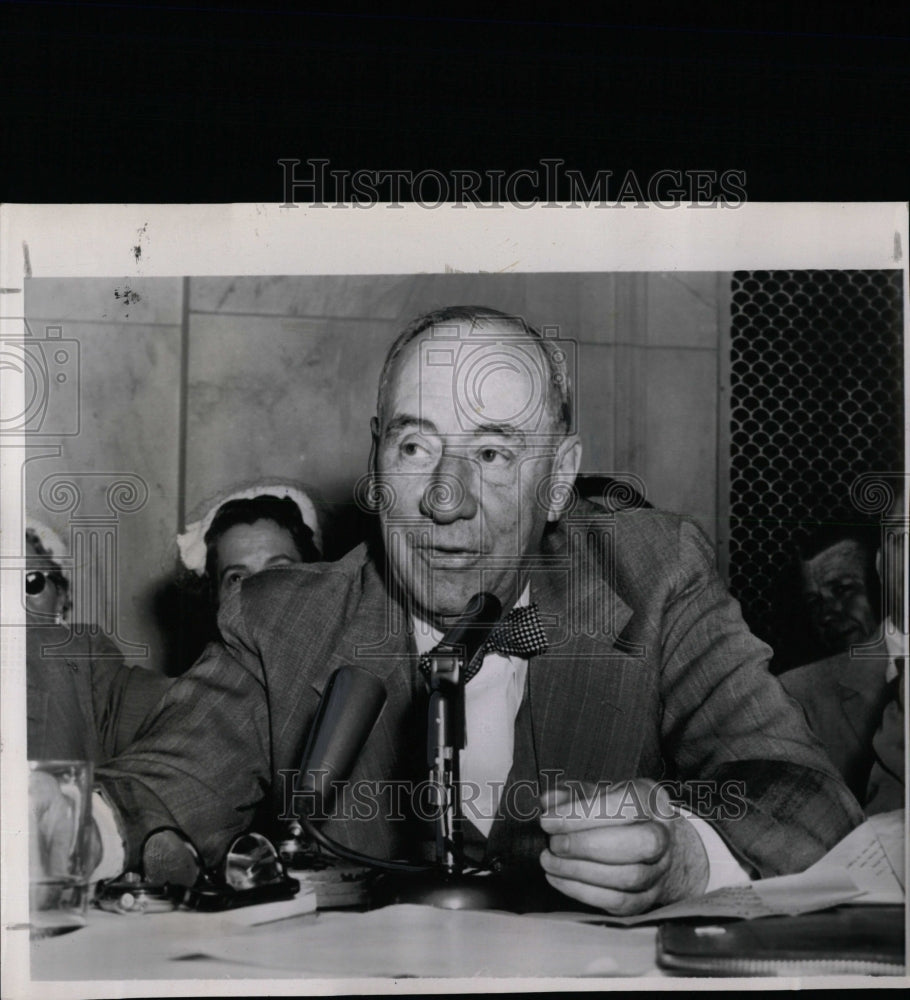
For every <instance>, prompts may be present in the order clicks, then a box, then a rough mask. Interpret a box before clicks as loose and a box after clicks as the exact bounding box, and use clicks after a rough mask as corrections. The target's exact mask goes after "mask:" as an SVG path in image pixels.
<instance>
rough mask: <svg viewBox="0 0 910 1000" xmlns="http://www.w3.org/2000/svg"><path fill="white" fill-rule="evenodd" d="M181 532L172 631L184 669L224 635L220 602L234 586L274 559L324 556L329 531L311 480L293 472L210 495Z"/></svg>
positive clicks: (174, 659) (175, 656) (176, 664)
mask: <svg viewBox="0 0 910 1000" xmlns="http://www.w3.org/2000/svg"><path fill="white" fill-rule="evenodd" d="M201 511H202V512H201V513H198V514H197V516H196V517H195V519H193V520H191V522H190V523H189V524H188V525H187V529H186V531H185V532H184V533H183V534H181V535H178V536H177V548H178V551H179V562H180V566H181V569H182V572H181V573H180V575H179V579H178V581H177V585H176V587H175V593H173V594H172V596H171V601H170V610H168V611H167V612H166V615H165V617H166V626H165V628H166V634H168V636H169V637H170V640H171V643H172V646H173V649H172V650H171V652H170V656H169V659H170V667H169V672H173V673H174V674H179V673H182V672H183V671H185V670H186V669H187V668H188V667H189V666H190V665H191V664H192V663H195V661H196V660H197V659H198V657H199V655H200V653H201V652H202V650H203V649H204V647H205V645H206V643H208V642H210V641H211V640H213V639H215V638H217V636H218V628H217V614H218V607H219V605H220V604H221V602H222V600H223V599H224V598H225V597H226V596H227V594H228V592H229V591H230V588H231V587H235V586H237V585H238V584H239V583H240V581H241V580H242V579H244V577H247V576H250V575H252V574H253V573H258V572H259V571H260V570H262V569H266V568H267V567H268V566H276V565H282V564H289V563H300V562H318V561H319V560H320V559H321V558H322V555H321V553H322V531H321V526H320V520H319V517H318V516H317V512H316V506H315V504H314V503H313V500H312V499H311V498H310V494H309V492H308V488H306V487H304V486H303V484H301V483H297V482H295V481H293V480H290V481H285V482H281V481H279V482H276V481H260V482H257V483H254V484H252V485H246V486H244V485H241V486H235V487H233V488H232V489H231V490H229V491H227V492H223V493H221V494H219V495H218V496H217V497H215V498H212V499H210V500H208V501H207V502H206V503H205V504H203V505H202V507H201Z"/></svg>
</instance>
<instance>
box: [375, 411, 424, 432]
mask: <svg viewBox="0 0 910 1000" xmlns="http://www.w3.org/2000/svg"><path fill="white" fill-rule="evenodd" d="M415 428H416V429H417V430H419V431H422V432H423V433H424V434H435V433H436V425H435V424H434V423H433V421H432V420H423V419H421V418H420V417H415V416H412V415H411V414H410V413H400V414H398V415H397V416H395V417H392V419H391V420H390V421H389V422H388V423H387V424H386V426H385V430H384V431H383V434H400V433H401V432H402V431H408V430H413V429H415Z"/></svg>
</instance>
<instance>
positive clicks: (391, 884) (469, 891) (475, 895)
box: [373, 643, 520, 910]
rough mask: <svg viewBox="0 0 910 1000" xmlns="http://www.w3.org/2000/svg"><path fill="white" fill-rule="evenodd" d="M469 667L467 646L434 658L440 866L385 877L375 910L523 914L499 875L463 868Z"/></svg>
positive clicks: (430, 729) (433, 755)
mask: <svg viewBox="0 0 910 1000" xmlns="http://www.w3.org/2000/svg"><path fill="white" fill-rule="evenodd" d="M477 655H482V650H481V652H479V653H478V654H477ZM465 666H466V665H465V662H464V656H463V647H458V646H454V645H448V644H446V643H442V644H440V645H439V646H437V647H436V649H435V650H433V652H432V653H431V667H430V700H429V705H428V707H427V764H428V766H429V770H430V788H431V790H432V794H433V796H434V803H433V805H434V807H435V808H434V825H435V832H436V864H435V867H433V868H430V869H429V870H428V871H426V872H421V873H415V874H410V875H407V876H402V875H399V874H397V873H395V874H392V873H390V872H383V873H382V874H381V875H379V876H378V877H377V878H376V880H375V882H374V884H373V906H374V907H376V906H387V905H389V904H392V903H423V904H427V905H430V906H436V907H440V908H442V909H447V910H488V909H497V910H515V909H520V907H517V906H516V903H518V900H516V898H515V894H514V891H512V890H511V889H510V887H508V886H507V885H506V884H505V883H504V882H502V881H501V880H500V879H499V878H498V877H497V876H496V875H495V874H493V873H492V872H491V871H488V870H480V869H477V868H473V867H471V868H468V867H466V866H465V863H464V853H463V833H462V824H463V822H464V817H463V816H462V811H461V801H460V795H459V788H460V785H459V758H460V752H461V750H462V749H464V746H465V742H466V734H465V679H464V672H465Z"/></svg>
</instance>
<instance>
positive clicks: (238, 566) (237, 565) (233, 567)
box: [218, 563, 246, 580]
mask: <svg viewBox="0 0 910 1000" xmlns="http://www.w3.org/2000/svg"><path fill="white" fill-rule="evenodd" d="M237 569H241V570H242V569H246V563H231V564H230V566H225V567H224V569H223V570H222V571H221V573H220V574H219V575H218V579H219V580H223V579H224V578H225V576H226V575H227V574H228V573H230V572H231V571H232V570H237Z"/></svg>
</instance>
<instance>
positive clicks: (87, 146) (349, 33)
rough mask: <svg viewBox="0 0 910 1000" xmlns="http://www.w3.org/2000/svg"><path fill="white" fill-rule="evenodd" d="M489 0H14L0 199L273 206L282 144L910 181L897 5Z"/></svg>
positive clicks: (345, 151) (347, 162) (386, 157)
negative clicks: (372, 7) (441, 2)
mask: <svg viewBox="0 0 910 1000" xmlns="http://www.w3.org/2000/svg"><path fill="white" fill-rule="evenodd" d="M484 6H485V11H486V12H485V13H477V12H472V10H471V8H470V6H465V5H458V6H457V7H456V6H455V5H449V7H448V9H449V11H450V13H447V14H441V13H429V14H428V13H423V12H418V11H423V10H424V9H425V8H429V5H422V6H421V7H417V6H416V5H415V6H414V7H413V8H412V9H410V10H408V9H407V8H404V7H401V8H399V9H398V10H396V11H394V12H392V11H390V9H389V8H388V7H385V8H384V10H385V11H386V12H385V13H373V14H366V13H364V14H360V13H354V12H352V11H350V12H345V11H343V10H341V11H339V10H334V11H329V10H322V11H319V10H311V11H309V12H304V11H296V12H288V11H282V10H279V9H278V8H277V7H276V8H274V9H253V7H252V5H251V4H250V5H247V6H246V7H244V6H240V5H234V6H230V5H225V4H220V5H214V4H195V5H188V4H181V3H173V4H170V5H168V6H164V5H159V6H150V5H143V6H141V7H138V8H137V7H127V6H126V5H123V4H110V3H107V4H92V3H68V4H61V3H30V4H19V3H3V4H2V5H0V16H2V32H0V39H2V40H0V83H2V94H3V108H2V116H0V139H2V154H0V197H2V198H3V199H4V200H6V201H16V202H69V201H81V202H168V201H183V202H195V201H199V202H230V201H264V202H280V201H281V200H282V194H283V192H282V171H281V168H280V167H279V166H278V163H277V161H278V159H279V158H282V157H284V158H298V159H301V160H306V159H308V158H316V157H322V158H327V159H329V160H330V161H331V164H332V168H333V169H346V170H352V171H353V170H358V169H382V170H389V169H410V170H413V171H417V170H421V169H426V168H434V169H439V170H444V171H449V170H453V169H474V170H490V169H499V170H504V171H506V172H510V171H513V170H516V169H520V168H531V169H534V168H535V167H537V166H538V164H539V161H540V160H541V158H544V157H560V158H562V159H563V160H565V164H566V166H567V167H572V168H574V169H577V170H580V171H582V172H583V173H584V174H586V175H588V176H593V175H594V174H595V173H596V171H597V170H599V169H608V170H611V171H612V172H613V173H614V175H617V176H621V175H622V174H623V173H624V172H625V171H627V170H633V171H635V172H636V174H637V176H638V177H640V178H642V179H646V178H647V177H649V176H650V175H651V174H653V173H654V172H655V171H657V170H661V169H682V170H691V169H707V170H715V171H718V172H722V171H724V170H745V171H746V177H747V181H746V185H745V186H746V190H747V196H748V199H749V200H750V201H790V200H806V201H847V200H849V201H867V200H868V201H872V200H875V201H881V200H889V201H891V200H901V201H902V200H906V199H907V197H908V188H910V183H908V178H910V114H908V108H910V85H908V83H910V80H908V78H910V23H908V14H907V10H908V8H910V5H908V4H906V3H900V2H893V3H888V4H874V3H872V4H870V3H863V2H858V3H854V4H851V5H850V6H849V8H845V9H844V10H842V9H840V8H839V6H838V5H837V4H832V3H827V4H820V5H817V6H813V5H806V4H799V5H797V4H793V5H791V4H789V3H788V4H782V5H780V6H781V7H782V8H784V9H781V10H778V11H776V12H775V11H773V10H772V11H771V12H770V13H769V11H768V9H767V7H768V5H766V4H756V3H748V4H745V3H739V4H737V3H729V4H725V5H724V6H723V7H722V8H721V9H720V10H717V11H714V10H710V8H705V7H704V6H699V8H698V10H697V11H695V12H692V11H683V10H681V9H680V8H684V7H686V6H689V5H683V4H678V5H674V6H666V7H657V6H654V5H647V4H634V3H623V4H602V5H599V7H598V8H597V13H596V14H579V13H577V12H574V11H572V10H570V9H569V8H568V6H567V5H551V6H547V7H544V6H543V5H534V4H530V3H528V4H524V5H522V7H521V13H520V14H515V13H511V14H510V13H508V12H507V11H504V10H503V8H502V5H498V4H486V5H484ZM791 6H792V7H794V8H797V9H793V10H790V9H789V8H790V7H791ZM265 7H266V8H268V5H265ZM491 10H495V11H496V13H494V14H491V13H490V11H491ZM453 11H454V13H453Z"/></svg>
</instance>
